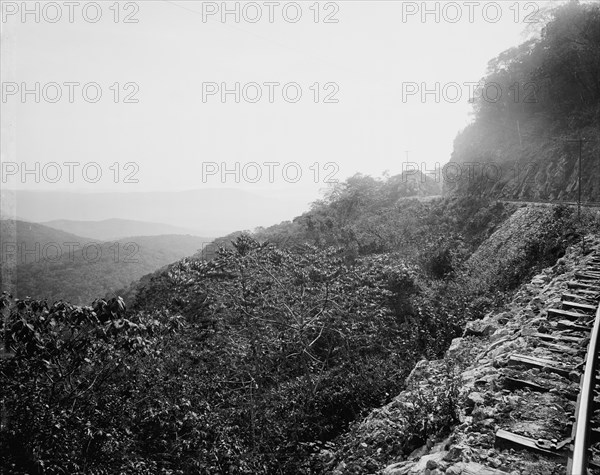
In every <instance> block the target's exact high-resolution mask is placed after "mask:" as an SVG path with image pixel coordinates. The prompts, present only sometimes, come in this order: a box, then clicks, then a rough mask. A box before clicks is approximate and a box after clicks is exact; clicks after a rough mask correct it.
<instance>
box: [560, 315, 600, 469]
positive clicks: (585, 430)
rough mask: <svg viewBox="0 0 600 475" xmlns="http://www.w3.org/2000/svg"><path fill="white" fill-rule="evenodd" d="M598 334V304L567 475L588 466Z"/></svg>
mask: <svg viewBox="0 0 600 475" xmlns="http://www.w3.org/2000/svg"><path fill="white" fill-rule="evenodd" d="M599 334H600V305H599V306H598V310H597V311H596V320H595V321H594V328H593V329H592V335H591V338H590V344H589V346H588V351H587V357H586V361H585V373H584V375H583V382H582V384H581V390H580V396H579V405H578V409H577V414H576V419H575V437H574V439H575V440H574V444H573V455H572V457H571V459H570V460H569V462H570V463H569V467H568V469H567V473H568V474H569V475H585V474H586V473H587V467H588V448H589V440H590V427H589V425H590V419H591V416H592V407H593V399H594V381H595V379H596V376H595V372H596V360H597V356H598V348H599V343H600V342H599V341H598V335H599Z"/></svg>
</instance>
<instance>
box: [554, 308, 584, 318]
mask: <svg viewBox="0 0 600 475" xmlns="http://www.w3.org/2000/svg"><path fill="white" fill-rule="evenodd" d="M547 312H548V316H549V317H550V316H552V317H558V318H561V317H562V318H568V319H569V320H578V319H580V318H585V317H588V318H589V317H590V315H586V314H585V313H579V312H569V311H567V310H560V309H558V308H549V309H548V310H547Z"/></svg>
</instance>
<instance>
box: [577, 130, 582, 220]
mask: <svg viewBox="0 0 600 475" xmlns="http://www.w3.org/2000/svg"><path fill="white" fill-rule="evenodd" d="M582 149H583V139H581V138H580V139H579V182H578V184H577V194H578V196H577V220H578V221H579V224H581V152H582Z"/></svg>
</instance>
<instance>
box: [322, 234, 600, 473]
mask: <svg viewBox="0 0 600 475" xmlns="http://www.w3.org/2000/svg"><path fill="white" fill-rule="evenodd" d="M592 251H594V252H600V239H598V238H597V237H589V238H588V239H587V243H586V246H585V248H582V247H581V246H576V247H572V248H569V250H568V251H567V253H566V255H565V256H564V257H563V258H561V259H559V260H558V262H557V263H556V264H555V265H554V266H552V267H550V268H547V269H544V270H543V271H542V272H541V273H540V274H538V275H536V276H535V277H534V278H533V279H532V280H531V281H530V282H529V283H527V284H525V285H523V286H522V287H521V289H520V290H519V291H518V292H517V293H516V294H515V296H514V298H513V299H512V301H511V302H510V303H509V304H508V305H507V306H506V307H505V308H504V309H503V311H501V312H492V313H490V314H488V315H487V316H486V317H485V318H483V319H482V320H477V321H473V322H469V324H468V325H467V326H466V328H465V331H464V334H463V336H462V337H460V338H456V339H454V340H453V342H452V345H451V347H450V348H449V349H448V351H447V353H446V355H445V357H444V359H442V360H437V361H426V360H423V361H421V362H420V363H419V364H417V366H416V367H415V368H414V370H413V371H412V373H411V374H410V376H409V378H408V379H407V389H406V390H405V391H403V392H402V393H401V394H399V395H398V396H397V397H396V398H395V399H394V400H393V401H392V402H390V403H389V404H387V405H386V406H384V407H381V408H379V409H377V410H375V411H373V412H371V414H369V416H368V417H366V418H365V419H364V420H363V421H361V422H360V423H359V424H357V425H356V426H355V427H354V428H353V429H352V431H351V433H350V434H349V435H348V436H347V437H346V440H345V441H344V447H343V448H342V449H338V450H337V451H333V450H332V451H322V452H321V454H320V457H321V459H322V461H323V463H324V464H325V465H326V466H327V467H328V472H327V473H329V474H331V475H342V474H381V475H405V474H429V475H441V474H452V475H459V474H463V475H471V474H473V475H475V474H478V475H494V474H502V473H510V474H512V475H538V474H539V475H550V474H559V473H565V464H564V461H562V460H561V459H556V458H552V457H549V456H546V455H543V454H536V453H532V452H529V451H526V450H518V449H515V448H504V447H498V446H497V444H496V443H495V442H496V438H495V434H496V432H497V431H498V430H499V429H504V430H507V431H510V432H512V433H515V434H520V435H523V436H525V437H529V438H532V439H535V440H538V439H547V440H554V441H558V442H559V443H560V441H563V440H565V439H567V438H568V437H569V436H570V434H571V426H570V424H571V421H570V420H569V417H570V415H571V414H572V413H573V411H574V408H575V400H576V396H577V393H578V391H579V379H578V377H573V378H565V377H563V376H560V375H558V374H552V373H548V372H545V371H540V370H539V369H536V368H531V369H527V368H525V367H520V366H514V365H512V364H509V362H510V361H509V359H510V357H511V355H514V354H526V355H530V356H533V357H536V358H541V359H546V360H552V361H554V362H555V363H556V365H561V364H566V365H569V364H570V365H575V363H576V361H577V358H578V357H579V356H580V354H579V355H577V354H576V353H577V352H578V351H579V350H578V349H575V351H574V352H573V353H574V354H573V355H570V354H569V353H557V352H556V351H553V349H552V345H546V344H541V343H540V340H539V339H538V338H535V337H534V335H535V334H539V333H547V332H548V331H549V327H550V326H551V323H550V322H549V320H548V318H547V315H546V310H547V309H548V308H553V307H557V306H559V305H560V302H561V296H562V295H563V294H564V293H565V292H569V290H568V288H567V282H569V281H571V280H573V278H574V276H575V273H576V272H577V271H578V270H580V269H581V268H582V266H583V265H584V263H585V261H586V260H589V258H590V255H591V253H592ZM554 349H556V348H554ZM581 350H582V351H585V348H584V347H582V348H581ZM579 353H581V352H579ZM515 380H519V381H523V380H524V381H527V382H528V383H531V384H534V385H535V384H537V383H539V384H540V385H541V386H546V387H548V386H550V387H551V389H550V390H549V391H545V392H537V391H533V390H531V388H523V387H520V386H517V387H515V386H514V381H515ZM542 381H543V384H542ZM509 383H510V384H509ZM443 424H447V425H448V426H450V427H451V429H450V430H449V432H448V431H446V433H445V434H444V438H443V440H436V439H427V440H422V439H423V437H422V436H421V440H420V439H419V436H415V434H427V432H428V430H427V428H428V427H429V428H434V427H441V426H442V425H443ZM431 432H432V433H433V432H434V431H431ZM418 445H420V447H417V448H416V449H414V447H416V446H418Z"/></svg>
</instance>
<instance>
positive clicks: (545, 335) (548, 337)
mask: <svg viewBox="0 0 600 475" xmlns="http://www.w3.org/2000/svg"><path fill="white" fill-rule="evenodd" d="M529 336H532V337H535V338H539V339H540V340H550V341H565V342H572V343H576V344H578V345H581V342H582V341H583V338H577V337H576V336H568V335H555V334H552V333H533V334H532V335H529Z"/></svg>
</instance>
